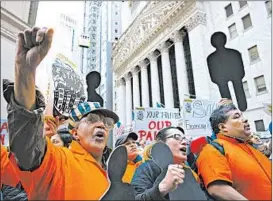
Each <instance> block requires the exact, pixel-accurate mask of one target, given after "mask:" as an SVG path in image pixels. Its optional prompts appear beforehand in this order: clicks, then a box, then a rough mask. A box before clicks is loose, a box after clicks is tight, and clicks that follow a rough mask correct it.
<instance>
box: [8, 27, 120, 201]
mask: <svg viewBox="0 0 273 201" xmlns="http://www.w3.org/2000/svg"><path fill="white" fill-rule="evenodd" d="M52 38H53V30H52V29H47V28H42V29H39V28H33V29H32V30H26V31H25V32H24V33H19V35H18V40H17V51H16V58H15V83H14V89H13V88H12V87H11V88H9V90H10V93H8V94H10V96H8V98H6V97H5V98H6V100H7V102H8V124H9V128H10V131H9V134H10V136H9V137H10V142H11V145H10V147H11V152H13V153H14V154H15V156H16V158H17V164H18V166H19V167H20V169H21V172H20V180H21V182H22V184H23V186H27V187H28V188H29V191H27V192H28V196H29V199H30V200H38V199H45V200H57V199H59V200H64V199H66V200H67V199H71V200H74V199H81V200H98V199H100V197H101V196H102V195H103V193H104V192H105V191H106V190H107V188H108V186H109V182H108V179H107V173H106V172H105V170H104V169H103V168H102V162H101V160H102V154H103V150H104V148H105V146H106V142H107V139H108V136H109V132H110V130H111V129H112V128H113V126H114V123H116V122H118V116H117V115H116V114H115V113H114V112H112V111H110V110H106V109H102V108H100V105H98V104H93V105H92V108H91V111H90V112H89V113H87V114H85V115H84V116H82V118H81V119H79V122H78V123H77V127H76V128H75V133H74V134H73V137H74V138H75V140H74V141H73V142H72V143H71V145H70V149H63V148H61V147H57V146H54V145H53V144H52V143H51V141H50V140H49V139H48V138H47V137H45V138H44V137H43V110H44V106H45V104H44V98H43V96H42V94H41V93H40V92H39V91H38V90H35V73H36V68H37V66H38V65H39V63H40V62H41V61H42V60H43V59H44V57H45V56H46V54H47V52H48V50H49V49H50V46H51V42H52ZM4 91H6V89H5V90H4ZM6 95H7V94H6ZM29 177H31V178H35V179H33V180H32V181H31V182H29V180H28V178H29Z"/></svg>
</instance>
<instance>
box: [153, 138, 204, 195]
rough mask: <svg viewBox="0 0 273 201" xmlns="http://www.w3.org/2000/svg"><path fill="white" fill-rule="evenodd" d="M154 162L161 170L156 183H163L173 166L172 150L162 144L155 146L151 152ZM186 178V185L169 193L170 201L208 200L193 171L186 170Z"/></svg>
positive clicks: (183, 184) (181, 185)
mask: <svg viewBox="0 0 273 201" xmlns="http://www.w3.org/2000/svg"><path fill="white" fill-rule="evenodd" d="M151 155H152V159H153V161H154V162H155V163H156V164H157V165H158V166H159V167H160V168H161V174H160V175H159V177H158V178H157V180H156V182H158V183H159V182H161V181H162V180H163V179H164V177H165V175H166V173H167V171H168V166H169V165H170V164H173V163H174V162H173V154H172V152H171V150H170V148H169V147H168V146H167V145H166V144H164V143H161V142H158V143H156V144H155V145H153V147H152V150H151ZM184 170H185V178H184V183H182V184H180V185H179V186H178V187H177V188H176V190H174V191H173V192H170V193H169V199H170V200H207V197H206V195H205V193H204V192H203V191H202V189H201V187H200V186H199V184H198V183H197V182H196V180H195V178H194V176H193V174H192V171H191V169H189V168H184Z"/></svg>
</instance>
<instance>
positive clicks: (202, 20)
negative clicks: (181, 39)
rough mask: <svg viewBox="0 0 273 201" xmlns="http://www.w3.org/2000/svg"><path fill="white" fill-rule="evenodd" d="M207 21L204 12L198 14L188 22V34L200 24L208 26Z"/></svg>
mask: <svg viewBox="0 0 273 201" xmlns="http://www.w3.org/2000/svg"><path fill="white" fill-rule="evenodd" d="M206 23H207V19H206V14H205V13H203V12H196V13H195V14H194V15H193V16H192V17H190V19H189V20H188V21H187V22H186V26H185V27H186V28H187V30H188V32H190V31H191V30H193V29H194V28H195V27H197V26H198V25H199V24H203V25H206Z"/></svg>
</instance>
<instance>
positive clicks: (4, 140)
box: [0, 119, 9, 147]
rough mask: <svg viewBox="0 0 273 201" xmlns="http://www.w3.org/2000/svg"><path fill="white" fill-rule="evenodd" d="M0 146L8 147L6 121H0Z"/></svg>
mask: <svg viewBox="0 0 273 201" xmlns="http://www.w3.org/2000/svg"><path fill="white" fill-rule="evenodd" d="M0 134H1V145H4V146H5V147H7V146H9V133H8V122H7V120H6V119H1V130H0Z"/></svg>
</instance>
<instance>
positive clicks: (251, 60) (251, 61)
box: [248, 45, 261, 63]
mask: <svg viewBox="0 0 273 201" xmlns="http://www.w3.org/2000/svg"><path fill="white" fill-rule="evenodd" d="M253 48H256V50H257V53H256V55H258V57H257V58H256V59H254V60H253V59H252V58H253V55H252V54H251V49H253ZM248 56H249V61H250V63H254V62H257V61H260V60H261V59H260V54H259V50H258V46H257V45H253V46H252V47H250V48H248Z"/></svg>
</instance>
